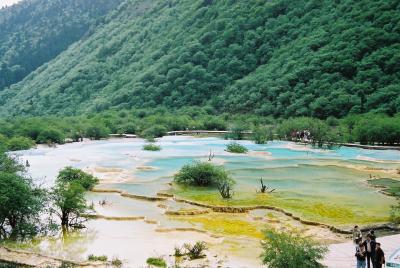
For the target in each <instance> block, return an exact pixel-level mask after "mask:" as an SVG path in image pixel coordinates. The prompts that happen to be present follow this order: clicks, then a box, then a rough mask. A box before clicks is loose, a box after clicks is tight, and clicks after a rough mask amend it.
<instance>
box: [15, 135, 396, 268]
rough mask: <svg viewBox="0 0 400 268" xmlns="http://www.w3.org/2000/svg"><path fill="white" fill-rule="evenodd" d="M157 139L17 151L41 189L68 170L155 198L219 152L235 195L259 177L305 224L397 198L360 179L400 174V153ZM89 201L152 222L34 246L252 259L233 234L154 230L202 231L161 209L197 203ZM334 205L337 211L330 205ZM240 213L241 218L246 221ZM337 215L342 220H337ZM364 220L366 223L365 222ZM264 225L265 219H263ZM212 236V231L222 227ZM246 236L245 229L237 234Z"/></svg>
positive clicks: (79, 252)
mask: <svg viewBox="0 0 400 268" xmlns="http://www.w3.org/2000/svg"><path fill="white" fill-rule="evenodd" d="M157 143H158V144H159V145H160V146H161V147H162V150H161V151H159V152H147V151H143V150H142V146H143V145H144V144H145V142H144V141H143V140H141V139H111V140H104V141H86V142H82V143H73V144H66V145H61V146H58V147H57V148H46V147H40V148H38V149H31V150H26V151H20V152H17V154H18V155H19V157H20V158H21V160H22V161H24V162H25V161H26V160H28V161H29V163H30V167H29V170H28V172H29V174H30V175H31V176H32V177H33V178H34V179H35V181H37V182H38V183H41V184H43V185H45V186H46V187H51V186H52V185H53V183H54V181H55V178H56V175H57V173H58V171H59V170H60V169H61V168H63V167H65V166H74V167H78V168H82V169H84V170H87V171H89V172H92V173H93V174H95V175H96V176H98V177H99V178H100V180H101V184H100V185H99V186H98V187H97V188H99V189H101V188H103V189H117V190H121V191H124V192H127V193H131V194H136V195H146V196H156V195H157V193H158V192H159V191H162V190H168V189H169V188H170V186H169V184H168V183H169V182H170V181H171V180H172V176H173V174H174V173H175V172H176V171H177V170H179V168H181V167H182V166H183V165H184V164H187V163H190V162H192V161H193V160H206V159H207V158H208V155H209V153H210V150H211V151H212V153H213V154H214V155H215V158H214V159H213V161H214V162H215V163H218V164H223V165H224V166H225V167H226V169H227V170H228V171H229V172H230V173H231V174H232V177H233V178H234V179H235V181H236V185H235V192H237V196H238V197H245V198H246V197H251V196H254V195H255V193H256V190H257V188H258V187H259V179H260V178H261V177H262V178H263V180H264V182H265V184H267V185H268V186H270V187H271V188H275V189H276V192H274V194H273V195H272V196H273V199H272V200H273V201H269V202H274V203H273V204H272V205H274V206H277V207H282V208H284V209H286V210H288V211H291V212H294V213H295V214H296V213H297V214H298V215H300V216H302V217H305V218H307V219H309V220H314V219H315V220H317V221H322V222H327V223H329V222H333V223H334V224H343V225H351V224H353V223H357V222H356V221H358V219H360V222H363V218H365V219H367V218H368V219H369V217H372V218H371V219H373V220H377V221H378V222H384V221H385V220H386V219H387V217H388V214H389V213H388V211H389V208H390V205H392V204H393V203H394V199H393V198H390V197H387V196H384V195H382V194H380V193H378V192H377V190H376V189H374V188H371V187H369V186H368V185H367V184H366V183H365V180H366V179H368V178H370V177H371V176H376V177H391V178H399V177H400V176H399V175H397V174H396V170H395V169H397V168H399V166H400V152H399V151H392V150H385V151H378V150H366V149H358V148H348V147H341V148H339V149H335V150H318V149H313V148H311V147H309V146H304V145H297V144H294V143H290V142H281V141H274V142H269V143H268V144H266V145H256V144H254V143H252V142H250V141H240V143H242V144H243V145H245V146H247V147H248V148H249V150H250V152H249V153H248V154H246V155H238V154H231V153H227V152H225V151H224V149H225V146H226V144H227V143H229V141H225V140H222V139H219V138H194V137H184V136H178V137H164V138H161V139H158V141H157ZM206 193H207V194H209V192H206ZM234 198H235V197H234ZM87 199H88V202H92V203H93V204H94V205H95V208H96V213H98V214H101V215H104V216H113V217H133V216H143V217H145V219H146V220H151V221H152V223H151V224H149V223H148V222H146V221H145V220H137V221H115V220H91V221H90V222H89V224H88V230H87V231H85V232H83V233H81V234H79V235H73V236H72V237H71V238H69V239H54V241H52V242H49V241H50V240H49V239H47V240H44V241H42V242H41V243H39V245H38V246H37V247H36V250H39V251H42V252H45V253H51V254H53V255H55V256H63V257H71V258H73V259H85V258H86V257H87V255H88V254H90V253H93V254H97V255H103V254H106V255H108V256H109V257H110V258H111V257H112V256H114V255H115V256H119V257H120V258H122V259H125V260H126V262H125V264H126V266H127V267H137V266H139V265H144V264H145V260H146V258H147V257H151V256H155V255H166V256H167V255H169V254H172V251H173V247H174V246H175V245H179V244H183V243H184V242H194V241H196V240H205V241H208V242H209V243H210V244H213V245H214V246H213V249H214V250H217V251H218V252H219V253H221V256H222V255H224V254H227V255H232V256H230V258H229V259H231V261H230V264H231V266H232V264H233V267H235V265H234V263H235V261H236V262H237V263H241V265H242V264H243V260H242V259H241V257H240V256H242V257H243V256H248V255H249V256H251V258H257V254H258V253H257V254H254V253H248V252H247V253H246V252H245V251H243V250H240V249H239V250H237V249H236V250H235V252H233V250H230V248H232V244H229V243H232V240H229V239H228V240H225V241H224V240H221V239H219V238H213V237H211V236H210V235H209V234H202V233H198V232H179V231H175V232H173V233H170V232H167V233H160V232H157V229H160V228H161V229H168V228H169V229H171V228H176V227H196V228H201V227H202V225H201V224H200V225H199V224H198V222H200V223H201V222H204V218H201V219H200V220H198V222H197V223H196V224H194V223H193V222H191V220H190V216H186V217H188V218H187V220H185V218H183V220H182V218H179V219H178V218H174V217H169V216H167V215H165V214H164V213H165V211H167V210H182V209H183V210H185V209H196V207H194V206H190V205H185V204H182V203H176V202H174V201H173V200H166V201H159V202H149V201H145V200H136V199H130V198H126V197H122V196H120V195H119V194H117V193H88V194H87ZM101 200H106V201H107V202H106V205H104V206H101V205H99V201H101ZM302 204H304V205H302ZM269 205H271V204H269ZM197 209H200V208H197ZM330 209H334V210H337V211H335V213H331V211H326V210H330ZM263 213H264V214H265V212H264V211H263V210H260V211H255V212H253V214H249V215H250V216H251V215H253V216H254V215H257V217H259V215H261V214H263ZM228 215H229V214H227V217H228ZM201 217H207V215H205V216H204V215H203V216H201ZM243 217H244V218H243V219H241V220H246V219H250V218H251V217H250V218H249V216H243ZM335 217H343V219H340V220H338V221H335V220H334V218H335ZM365 222H367V223H371V222H368V220H365ZM213 224H216V223H213ZM263 224H264V223H263ZM265 224H266V225H268V222H267V221H266V223H265ZM282 224H283V223H282ZM204 226H205V225H204ZM210 226H211V225H210ZM254 226H257V227H256V228H259V227H258V226H260V225H259V224H258V223H257V224H256V225H254ZM211 232H212V233H214V234H218V229H217V231H216V230H211ZM245 237H246V234H244V237H243V236H242V238H245ZM242 238H241V239H242ZM230 239H236V238H234V237H231V238H230ZM252 241H253V242H251V243H254V240H252ZM241 243H244V244H246V243H247V242H244V241H241ZM257 243H258V242H257ZM239 248H240V247H239ZM231 251H232V252H231ZM232 260H233V261H232ZM247 261H248V263H252V264H251V265H250V266H252V267H254V265H255V263H257V262H256V261H254V260H250V257H249V258H248V259H247ZM245 262H246V261H245ZM242 266H243V265H242Z"/></svg>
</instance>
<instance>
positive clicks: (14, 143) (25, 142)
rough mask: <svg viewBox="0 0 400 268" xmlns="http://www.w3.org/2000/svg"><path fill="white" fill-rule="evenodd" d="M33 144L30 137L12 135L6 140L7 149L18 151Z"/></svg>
mask: <svg viewBox="0 0 400 268" xmlns="http://www.w3.org/2000/svg"><path fill="white" fill-rule="evenodd" d="M34 145H35V142H34V141H33V140H31V139H30V138H25V137H13V138H11V139H9V140H8V141H7V150H9V151H19V150H28V149H30V148H32V146H34Z"/></svg>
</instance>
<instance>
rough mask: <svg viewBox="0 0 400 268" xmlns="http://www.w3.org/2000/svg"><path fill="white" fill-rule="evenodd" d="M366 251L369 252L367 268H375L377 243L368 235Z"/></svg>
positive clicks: (365, 243) (365, 245)
mask: <svg viewBox="0 0 400 268" xmlns="http://www.w3.org/2000/svg"><path fill="white" fill-rule="evenodd" d="M363 244H364V247H365V251H366V252H367V267H368V268H371V264H372V267H373V268H375V249H376V242H375V241H373V240H372V239H371V235H370V234H368V235H367V239H366V240H365V241H364V243H363Z"/></svg>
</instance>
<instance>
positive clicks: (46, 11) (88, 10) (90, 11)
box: [0, 0, 122, 91]
mask: <svg viewBox="0 0 400 268" xmlns="http://www.w3.org/2000/svg"><path fill="white" fill-rule="evenodd" d="M121 2H122V0H113V1H107V0H53V1H48V0H31V1H22V2H21V3H20V4H18V5H13V6H11V7H8V8H4V9H1V10H0V91H1V90H2V89H4V88H5V87H7V86H10V85H11V84H15V83H17V82H19V81H21V80H22V79H23V78H24V77H25V76H27V75H28V74H29V73H31V72H32V71H34V70H35V69H36V68H38V67H39V66H41V65H43V64H44V63H46V62H48V61H49V60H51V59H53V58H55V57H56V56H57V55H58V54H59V53H60V52H62V51H64V50H65V49H67V48H68V46H69V45H71V44H73V43H74V42H76V41H78V40H80V39H82V38H87V37H88V36H89V35H90V34H91V33H92V32H93V31H94V29H95V27H96V25H98V24H101V23H102V19H101V18H102V16H104V15H106V14H107V13H108V12H109V11H110V10H112V9H114V8H116V7H117V6H118V5H119V4H120V3H121Z"/></svg>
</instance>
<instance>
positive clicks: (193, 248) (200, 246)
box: [183, 241, 207, 260]
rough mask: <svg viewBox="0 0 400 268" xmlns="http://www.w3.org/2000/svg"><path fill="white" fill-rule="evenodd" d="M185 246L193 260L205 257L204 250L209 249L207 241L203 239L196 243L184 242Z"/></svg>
mask: <svg viewBox="0 0 400 268" xmlns="http://www.w3.org/2000/svg"><path fill="white" fill-rule="evenodd" d="M183 246H184V248H185V249H186V250H187V253H186V254H187V255H188V256H189V258H190V259H191V260H195V259H200V258H204V257H205V256H206V255H205V254H204V250H206V249H207V247H206V243H205V242H203V241H197V242H196V243H195V244H194V245H191V244H184V245H183Z"/></svg>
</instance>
